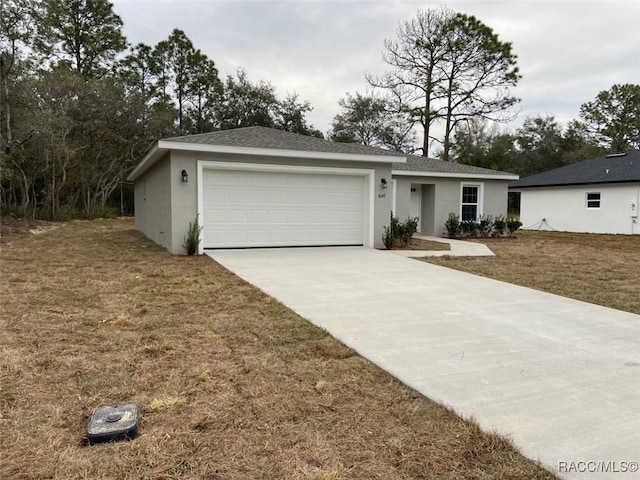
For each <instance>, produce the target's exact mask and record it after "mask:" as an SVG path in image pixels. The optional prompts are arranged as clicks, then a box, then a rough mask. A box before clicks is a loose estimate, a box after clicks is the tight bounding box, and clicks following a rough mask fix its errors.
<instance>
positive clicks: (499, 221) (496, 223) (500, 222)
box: [492, 215, 507, 237]
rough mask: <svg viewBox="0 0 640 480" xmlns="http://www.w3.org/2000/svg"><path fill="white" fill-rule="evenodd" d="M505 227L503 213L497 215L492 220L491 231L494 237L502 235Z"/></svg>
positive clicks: (505, 222)
mask: <svg viewBox="0 0 640 480" xmlns="http://www.w3.org/2000/svg"><path fill="white" fill-rule="evenodd" d="M506 228H507V221H506V219H505V218H504V215H498V216H497V217H496V218H494V220H493V233H492V235H493V236H494V237H501V236H503V235H504V231H505V229H506Z"/></svg>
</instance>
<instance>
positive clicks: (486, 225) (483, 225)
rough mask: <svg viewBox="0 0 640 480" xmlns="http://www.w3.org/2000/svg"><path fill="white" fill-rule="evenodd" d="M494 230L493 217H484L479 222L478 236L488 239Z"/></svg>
mask: <svg viewBox="0 0 640 480" xmlns="http://www.w3.org/2000/svg"><path fill="white" fill-rule="evenodd" d="M492 230H493V217H492V216H491V215H487V216H484V215H483V216H482V217H480V219H479V220H478V234H479V235H480V236H481V237H488V236H489V235H491V231H492Z"/></svg>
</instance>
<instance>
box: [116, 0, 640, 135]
mask: <svg viewBox="0 0 640 480" xmlns="http://www.w3.org/2000/svg"><path fill="white" fill-rule="evenodd" d="M112 2H113V4H114V10H115V12H116V13H117V14H118V15H120V17H121V18H122V20H123V22H124V33H125V35H126V36H127V38H128V40H129V42H130V43H132V44H135V43H139V42H143V43H146V44H149V45H155V44H156V43H157V42H158V41H160V40H163V39H165V38H166V37H167V36H168V35H169V34H170V33H171V31H172V30H173V29H174V28H180V29H182V30H184V31H185V33H186V34H187V36H188V37H189V38H190V39H191V41H192V42H193V43H194V45H195V47H196V48H199V49H201V50H202V51H203V52H204V53H206V54H207V55H208V56H209V58H211V59H212V60H214V62H215V63H216V65H217V66H218V69H219V72H220V76H221V78H224V77H226V76H227V75H229V74H232V73H234V72H235V70H236V69H238V68H243V69H245V70H246V72H247V74H248V76H249V79H250V80H251V81H252V82H256V81H258V80H266V81H268V82H271V83H272V84H273V85H274V86H275V87H276V88H277V90H278V93H279V94H280V96H284V95H285V94H286V93H293V92H295V93H297V94H298V95H299V96H300V99H303V100H308V101H309V102H310V103H311V105H312V106H313V111H312V112H311V113H309V114H308V117H307V118H308V119H309V121H310V123H312V124H313V125H314V126H315V127H316V128H318V129H320V130H321V131H323V132H326V131H327V130H329V128H330V125H331V121H332V119H333V117H334V115H335V114H336V113H337V112H338V111H339V106H338V99H339V98H341V97H343V96H344V95H345V93H346V92H351V93H353V92H356V91H360V92H363V93H364V92H365V91H366V90H367V87H368V84H367V82H366V80H365V78H364V75H365V73H366V72H370V73H373V74H377V73H382V72H384V71H385V70H386V64H385V63H384V62H383V60H382V50H383V42H384V40H385V39H386V38H391V39H393V38H395V36H396V29H397V26H398V23H399V22H402V21H404V20H409V19H411V18H412V17H414V16H415V14H416V12H417V11H418V9H420V8H422V9H426V8H429V7H437V6H441V5H446V6H448V7H450V8H452V9H453V10H456V11H459V12H463V13H468V14H473V15H475V16H476V17H478V18H479V19H480V20H481V21H482V22H484V23H485V24H486V25H488V26H489V27H491V28H492V29H493V30H494V31H495V32H496V33H497V34H498V35H499V38H500V40H502V41H507V42H511V43H512V44H513V52H514V53H515V54H516V55H517V56H518V66H519V67H520V71H521V73H522V77H523V78H522V80H521V81H520V83H519V85H518V87H517V88H516V89H515V90H514V93H515V94H516V96H518V97H519V98H521V99H522V103H521V104H520V106H519V110H520V113H519V115H518V118H517V119H516V120H515V121H514V122H512V123H511V124H510V125H508V126H509V128H516V127H517V126H519V125H520V124H521V123H522V121H523V120H524V119H525V118H526V117H528V116H537V115H554V116H555V117H556V118H557V119H558V120H560V121H561V122H563V123H564V122H566V121H569V120H572V119H577V118H578V112H579V108H580V105H582V104H583V103H585V102H587V101H591V100H593V99H594V98H595V96H596V95H597V94H598V92H600V91H602V90H608V89H609V88H610V87H611V86H612V85H613V84H616V83H634V84H639V83H640V25H639V19H640V1H638V0H599V1H589V0H586V1H585V0H582V1H578V0H555V1H546V0H530V1H520V0H495V1H492V0H476V1H449V2H446V3H442V2H429V1H413V0H384V1H374V0H279V1H277V0H200V1H196V0H112Z"/></svg>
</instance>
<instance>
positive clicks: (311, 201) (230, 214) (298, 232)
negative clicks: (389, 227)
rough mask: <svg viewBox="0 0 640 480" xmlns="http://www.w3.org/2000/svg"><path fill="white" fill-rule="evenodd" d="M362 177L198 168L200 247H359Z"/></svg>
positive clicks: (361, 237) (362, 193)
mask: <svg viewBox="0 0 640 480" xmlns="http://www.w3.org/2000/svg"><path fill="white" fill-rule="evenodd" d="M364 182H365V177H363V176H358V175H330V174H324V173H306V172H305V173H292V172H269V171H266V172H265V171H246V170H218V169H204V170H203V215H202V217H203V218H202V225H203V226H204V229H203V232H202V233H203V247H204V248H239V247H281V246H315V245H363V243H364V242H363V238H364V218H365V208H364V201H365V200H364V199H365V183H364Z"/></svg>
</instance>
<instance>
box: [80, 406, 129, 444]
mask: <svg viewBox="0 0 640 480" xmlns="http://www.w3.org/2000/svg"><path fill="white" fill-rule="evenodd" d="M139 412H140V408H139V407H138V404H137V403H118V404H114V405H102V406H100V407H98V408H96V409H95V410H94V411H93V414H92V415H91V418H90V419H89V425H88V427H87V440H88V441H89V443H99V442H109V441H113V440H124V439H126V438H133V437H135V436H136V433H138V416H139Z"/></svg>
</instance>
